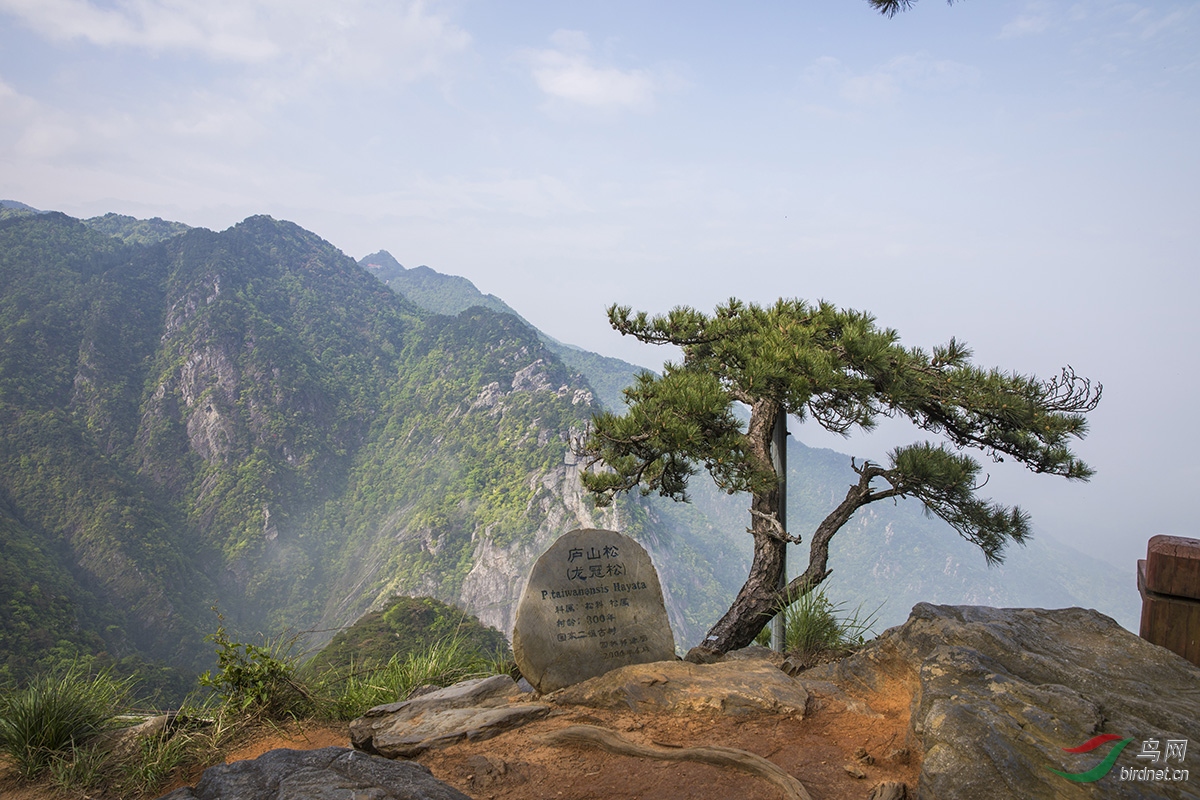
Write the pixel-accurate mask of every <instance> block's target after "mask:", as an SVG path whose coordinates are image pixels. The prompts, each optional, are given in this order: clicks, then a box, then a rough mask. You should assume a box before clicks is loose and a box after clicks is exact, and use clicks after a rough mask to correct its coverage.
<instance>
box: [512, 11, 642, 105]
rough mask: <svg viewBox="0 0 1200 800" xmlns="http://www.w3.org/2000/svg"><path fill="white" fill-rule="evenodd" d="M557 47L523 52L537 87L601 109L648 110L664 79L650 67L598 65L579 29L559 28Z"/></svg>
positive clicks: (551, 94)
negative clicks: (631, 67) (628, 67)
mask: <svg viewBox="0 0 1200 800" xmlns="http://www.w3.org/2000/svg"><path fill="white" fill-rule="evenodd" d="M550 41H551V43H553V44H554V45H556V49H547V50H533V51H528V52H526V53H525V54H524V57H525V60H526V61H527V62H528V63H529V65H530V70H531V72H532V75H533V79H534V81H535V82H536V83H537V85H538V88H539V89H541V90H542V91H543V92H545V93H546V94H547V95H549V96H550V97H551V98H554V99H556V100H563V101H566V102H568V103H574V104H578V105H582V106H588V107H591V108H598V109H635V110H648V109H650V108H652V107H653V106H654V99H655V94H656V93H657V92H658V91H659V90H660V89H661V88H662V84H663V81H662V79H661V78H660V77H658V76H656V75H655V74H654V73H652V72H651V71H649V70H644V69H628V70H622V69H618V68H617V67H611V66H598V65H596V64H595V63H593V59H592V58H591V56H590V51H591V43H590V42H589V41H588V38H587V34H585V33H582V32H580V31H564V30H560V31H556V32H555V33H554V34H553V35H552V36H551V37H550Z"/></svg>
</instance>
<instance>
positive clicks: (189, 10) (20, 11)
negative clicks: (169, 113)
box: [0, 0, 471, 80]
mask: <svg viewBox="0 0 1200 800" xmlns="http://www.w3.org/2000/svg"><path fill="white" fill-rule="evenodd" d="M428 5H429V4H428V3H426V2H423V0H408V1H407V2H387V1H386V0H341V1H340V2H337V3H332V4H331V3H328V2H318V0H202V1H198V0H117V1H116V2H115V3H114V4H112V5H110V6H107V7H101V6H100V5H98V4H97V3H96V2H94V1H93V0H0V12H4V13H7V14H9V15H12V16H14V17H16V18H17V19H19V20H20V21H21V22H23V23H24V24H25V25H26V26H28V27H29V28H31V29H33V30H34V31H36V32H37V33H39V34H40V35H42V36H44V37H46V38H48V39H50V40H52V41H85V42H88V43H90V44H92V45H95V46H98V47H132V48H139V49H144V50H149V51H151V52H154V53H181V54H192V53H196V54H199V55H201V56H203V57H205V58H208V59H211V60H214V61H220V62H234V63H242V64H263V63H268V62H276V63H279V64H280V66H286V67H287V68H289V69H293V70H297V69H298V70H301V71H303V72H316V71H321V72H324V73H327V74H332V75H334V76H340V77H353V78H359V77H363V76H368V75H376V76H379V77H381V78H385V79H396V78H399V79H402V80H414V79H417V78H420V77H423V76H425V75H428V74H431V73H434V72H436V71H438V69H439V68H440V67H441V65H442V62H443V60H444V59H446V58H447V57H448V56H451V55H453V54H455V53H458V52H460V51H462V50H464V49H465V48H466V47H467V46H468V45H469V44H470V41H471V37H470V35H469V34H467V33H466V31H464V30H462V29H461V28H459V27H458V26H456V25H454V24H453V23H452V22H450V21H449V20H448V19H446V18H445V17H444V16H443V15H440V14H438V13H434V12H431V11H430V10H429V8H428Z"/></svg>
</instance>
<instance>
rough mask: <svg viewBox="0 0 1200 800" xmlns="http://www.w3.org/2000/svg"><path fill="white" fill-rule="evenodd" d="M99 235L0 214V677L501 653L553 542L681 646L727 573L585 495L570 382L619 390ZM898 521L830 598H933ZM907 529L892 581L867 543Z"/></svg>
mask: <svg viewBox="0 0 1200 800" xmlns="http://www.w3.org/2000/svg"><path fill="white" fill-rule="evenodd" d="M105 218H108V219H109V221H110V222H112V221H113V219H112V215H106V217H101V218H94V219H105ZM129 219H132V218H129ZM115 221H116V222H117V223H119V224H117V225H116V226H115V227H113V228H112V229H113V230H114V231H116V232H115V233H112V234H109V233H104V232H102V231H101V230H99V229H97V228H96V226H94V225H89V224H88V223H89V221H88V220H82V221H81V220H76V219H73V218H71V217H68V216H66V215H63V214H60V213H57V212H48V213H45V214H32V213H25V214H19V215H15V216H10V217H8V218H5V219H3V220H0V286H2V287H3V291H2V292H0V334H2V338H0V574H3V575H5V576H12V580H11V582H10V581H9V580H5V581H3V582H0V608H2V609H5V611H6V614H5V620H6V625H5V626H0V680H2V679H4V678H5V677H6V676H7V677H8V678H19V677H20V676H22V675H25V674H29V672H30V670H32V669H34V668H36V667H37V665H38V664H44V663H46V662H47V660H48V659H50V660H53V659H62V658H70V657H73V656H90V657H94V656H96V655H97V654H99V655H102V656H103V657H104V658H108V659H110V660H112V661H114V662H116V661H120V660H122V659H125V660H129V659H132V661H130V662H129V663H130V665H131V666H130V669H133V668H134V667H135V666H136V663H138V662H139V659H140V660H141V662H140V663H148V662H149V661H154V660H158V661H160V662H169V663H171V664H173V665H175V666H176V667H178V668H179V669H181V670H184V671H194V670H196V669H201V668H203V667H204V666H205V665H206V664H207V663H208V661H209V660H210V659H211V653H209V652H207V649H206V647H205V645H204V643H203V635H204V633H205V632H206V631H208V630H211V629H212V628H213V627H215V619H214V617H213V616H212V614H211V611H210V610H209V609H210V607H211V606H213V605H215V604H219V605H220V608H221V612H222V613H223V614H224V615H225V616H226V618H227V620H228V624H229V625H230V627H231V629H232V630H235V631H237V630H240V631H242V632H244V633H245V634H246V635H253V634H254V633H255V632H257V631H263V632H277V631H278V630H280V629H281V628H284V627H291V628H293V629H295V628H305V627H308V628H318V629H333V628H338V627H341V626H345V625H348V624H349V623H351V622H353V621H354V620H355V619H357V618H358V617H360V616H361V615H362V614H363V613H365V612H366V611H368V610H370V609H372V608H374V607H376V606H377V605H379V604H382V603H385V602H386V601H387V599H388V598H390V597H392V596H394V595H396V594H414V595H415V594H421V595H430V596H434V597H437V598H438V599H440V600H444V601H447V602H454V603H457V604H459V605H462V606H464V607H465V608H466V609H467V610H468V611H471V612H472V613H475V614H477V615H478V616H479V617H480V618H481V619H483V620H484V621H485V622H487V623H488V624H491V625H494V626H495V627H498V628H500V629H502V630H506V629H507V628H509V627H511V614H512V609H513V607H514V605H515V602H516V599H517V597H518V596H519V593H520V591H521V588H522V587H523V583H524V578H525V575H527V574H528V568H529V567H530V566H531V565H532V563H533V560H534V559H536V557H537V556H538V555H540V553H541V552H542V551H543V550H544V549H545V548H546V547H547V546H548V545H549V543H550V542H551V541H553V539H554V538H555V537H557V535H559V534H561V533H563V532H565V531H566V530H569V529H570V528H573V527H587V526H597V527H613V528H616V529H620V530H623V531H625V532H627V533H630V534H631V535H633V536H634V537H635V538H637V539H639V541H641V542H642V543H643V544H644V545H645V546H646V547H647V549H648V550H649V551H650V553H651V555H652V557H653V558H654V561H655V564H656V565H657V567H658V569H659V572H660V575H661V576H662V579H663V585H664V591H665V593H666V595H667V599H668V609H669V614H670V617H671V622H672V625H673V627H675V629H676V633H677V638H678V639H680V640H681V641H688V640H693V639H695V638H697V637H698V636H700V635H702V634H703V631H704V630H705V629H706V628H707V626H708V625H709V624H711V622H712V621H713V620H714V619H715V618H716V616H717V615H718V614H719V613H721V612H722V611H723V610H724V607H725V605H726V604H727V602H728V598H729V597H730V596H731V595H732V593H733V591H734V590H736V588H737V586H739V585H740V583H741V581H742V580H743V579H744V578H745V575H746V570H747V567H748V546H749V537H748V536H744V535H743V534H741V531H742V530H743V529H744V527H745V510H744V508H742V507H741V501H740V500H738V499H736V498H732V499H731V498H728V497H725V496H723V495H722V494H721V493H720V492H719V491H717V490H716V489H715V487H713V486H711V485H709V484H708V483H707V482H706V479H698V480H697V483H696V487H695V491H694V493H693V494H694V497H695V503H694V504H692V505H678V504H673V503H670V502H667V501H664V500H661V499H660V498H654V497H651V498H640V497H636V496H635V497H630V498H623V499H622V500H621V501H620V502H619V503H618V504H617V506H616V507H615V508H614V509H611V510H607V511H603V512H601V511H598V510H597V509H595V508H594V507H592V506H591V505H590V504H589V503H588V502H587V498H586V497H585V494H584V492H583V490H582V487H581V486H580V484H579V474H580V471H581V470H582V468H583V465H582V464H580V463H579V461H578V459H577V458H576V457H575V455H574V452H573V448H572V446H571V442H572V438H573V437H575V436H578V435H580V433H581V432H582V430H583V429H584V427H585V426H586V424H587V420H588V419H589V418H590V415H591V414H592V413H593V412H594V411H595V410H596V409H597V408H598V407H599V401H598V399H597V398H598V396H599V395H600V390H599V389H598V388H597V387H596V386H595V385H594V384H593V383H592V381H593V380H596V381H597V383H600V382H601V379H599V378H595V377H594V376H596V375H599V374H601V373H603V375H604V377H603V380H604V381H607V382H608V383H609V386H608V388H607V389H606V390H605V394H606V396H607V399H605V400H603V402H604V405H606V406H608V407H614V406H615V404H616V403H619V402H620V396H619V386H621V385H622V383H623V382H628V380H629V379H631V378H632V375H633V374H634V373H635V372H636V371H637V370H639V369H640V368H638V367H635V366H634V365H631V364H627V363H625V362H621V361H619V360H617V359H607V360H606V357H603V356H598V355H596V354H590V353H587V352H586V351H582V350H578V349H577V348H572V347H571V346H569V345H562V344H561V343H557V346H558V347H559V348H565V349H566V350H567V351H569V352H572V353H575V354H576V355H577V356H580V357H581V358H582V360H577V361H576V362H574V363H572V362H569V361H567V360H566V359H565V358H563V357H561V356H560V355H559V350H556V349H555V341H554V340H552V339H550V337H547V336H546V335H545V334H542V333H541V332H540V331H537V330H536V329H535V328H533V327H532V326H530V325H528V323H526V322H525V321H524V320H522V319H521V318H520V317H519V315H516V314H512V313H508V312H498V311H495V310H489V309H488V308H485V307H480V305H479V304H478V303H469V304H468V305H467V306H466V307H465V308H463V309H461V310H460V311H459V312H458V313H456V314H455V315H447V314H438V313H434V312H433V311H431V310H429V309H426V308H423V307H421V306H420V305H419V304H417V303H414V302H412V301H411V299H409V298H406V297H404V296H403V295H402V294H400V293H397V292H396V291H395V287H389V286H386V285H384V284H383V283H382V282H380V281H379V280H378V279H377V278H376V277H373V275H372V274H371V272H369V271H368V270H366V269H364V268H362V267H361V265H360V264H359V263H358V262H356V261H355V260H354V259H351V258H350V257H348V256H346V255H345V254H344V253H342V252H341V251H340V250H338V249H337V248H336V247H334V246H333V245H332V244H330V243H329V242H327V241H325V240H323V239H321V238H320V237H319V236H318V235H316V234H314V233H312V232H310V231H306V230H304V229H302V228H300V227H299V226H296V225H294V224H293V223H289V222H285V221H279V220H274V219H272V218H271V217H268V216H265V215H259V216H253V217H249V218H247V219H246V220H244V221H242V222H240V223H238V224H237V225H234V226H231V227H230V228H228V229H226V230H225V231H220V232H215V231H210V230H207V229H204V228H188V227H187V226H183V229H178V228H176V227H173V226H174V225H182V224H181V223H178V224H177V223H168V224H167V227H161V226H160V227H158V228H154V229H153V230H158V231H159V232H160V233H164V234H165V233H170V235H166V236H163V237H161V238H157V239H153V237H148V238H147V237H143V238H142V239H138V238H130V236H129V234H130V233H131V232H132V233H136V232H137V231H138V230H145V229H144V226H141V224H140V223H141V222H142V221H138V220H134V221H133V222H132V223H130V222H129V221H128V219H125V218H120V219H116V220H115ZM172 231H174V232H172ZM393 260H394V259H393ZM397 264H398V262H397ZM421 275H422V278H423V280H426V281H427V282H429V281H434V282H436V281H437V280H439V277H438V276H439V275H440V273H436V272H435V271H433V270H428V272H427V273H426V272H422V273H421ZM454 284H455V285H456V286H457V287H458V288H459V289H460V290H466V291H465V299H466V300H471V299H472V298H473V295H471V292H470V291H469V290H474V292H475V293H477V294H478V290H476V289H474V287H473V285H471V284H470V282H469V281H466V279H460V281H459V282H454ZM468 287H469V288H468ZM460 295H463V291H460ZM497 299H498V298H497ZM459 302H462V299H461V298H460V301H459ZM501 302H502V301H501ZM505 307H507V306H505ZM589 360H590V362H589ZM591 362H595V363H599V364H600V365H601V367H603V369H597V368H596V367H595V366H594V364H593V365H589V363H591ZM799 447H800V446H799V443H797V448H798V449H797V450H796V451H795V452H796V453H797V455H796V456H794V457H793V461H794V463H795V467H794V469H793V478H792V485H794V486H795V487H797V488H796V490H794V499H793V501H792V502H793V508H792V509H791V510H790V512H789V513H790V515H791V518H792V519H793V520H796V521H802V520H804V519H805V518H806V517H805V515H806V514H808V515H810V516H811V515H812V514H816V513H819V510H820V508H821V503H825V502H827V501H828V498H830V497H836V495H837V493H838V492H839V491H844V489H841V490H839V489H838V486H839V483H840V482H841V481H842V475H841V473H840V472H839V471H838V469H840V468H836V465H833V462H829V463H826V462H827V461H829V459H828V458H827V457H825V456H821V457H820V458H817V457H812V458H808V459H807V461H808V462H811V463H808V464H807V465H806V457H805V456H804V450H801V449H799ZM813 452H818V451H813ZM835 456H837V454H835ZM834 460H835V461H837V460H840V461H842V462H844V463H845V464H846V465H848V462H849V457H848V456H838V457H837V458H835V459H834ZM806 487H807V488H806ZM810 490H811V491H810ZM795 504H799V505H795ZM916 509H917V507H916V506H913V507H912V508H908V509H907V510H906V512H905V515H901V516H900V517H895V516H892V517H887V518H885V517H882V516H881V517H870V518H868V517H864V521H863V522H862V524H861V525H859V526H858V527H853V528H848V529H847V530H846V531H843V532H842V533H841V534H839V536H838V537H837V538H835V539H834V554H833V557H832V561H831V566H832V568H833V570H834V573H835V578H834V579H833V580H834V583H832V584H831V590H836V592H837V594H836V595H835V599H841V598H842V594H841V593H842V592H843V591H846V592H848V593H849V592H850V591H851V590H855V589H857V590H861V589H862V585H865V584H867V583H870V584H871V585H872V586H876V587H882V588H881V589H879V591H885V592H891V596H893V597H902V596H907V595H904V593H903V592H900V591H899V588H902V587H904V586H907V588H906V589H905V591H911V592H924V593H930V592H931V591H933V589H934V588H936V587H935V584H933V583H930V581H932V580H934V579H933V578H932V577H930V573H929V571H928V562H929V561H930V560H931V559H933V558H937V559H939V560H938V563H940V559H941V558H943V556H944V553H945V551H946V547H947V546H948V545H946V544H945V542H946V541H950V542H952V543H956V542H957V541H958V537H957V536H956V535H955V534H954V533H953V532H952V531H950V530H949V529H948V528H946V529H944V530H943V529H940V528H937V527H936V526H935V527H929V526H925V527H919V530H918V528H917V527H913V526H914V525H916V524H917V523H915V522H911V521H910V519H909V518H910V517H914V518H919V515H916V513H915V512H916ZM926 522H927V521H926ZM910 523H911V524H910ZM856 524H857V523H856ZM888 525H891V526H892V528H891V533H890V534H889V529H888ZM905 526H907V527H905ZM904 531H917V532H916V533H910V534H906V535H910V536H911V537H912V541H913V542H915V543H916V544H917V545H919V547H915V549H914V548H912V547H910V548H909V551H906V552H907V555H906V560H904V561H903V562H902V564H901V566H902V567H903V570H908V571H910V572H914V574H915V572H918V571H919V572H920V574H921V575H923V576H925V577H923V578H921V580H919V581H916V583H915V584H914V585H913V586H908V585H907V584H902V583H900V582H899V581H898V580H897V575H896V573H895V571H894V570H893V572H891V573H889V572H888V571H887V569H885V567H886V566H887V564H886V560H887V558H889V556H888V555H887V552H886V551H885V550H881V548H880V547H879V543H880V542H881V541H885V540H886V539H887V538H888V536H893V537H894V536H896V535H897V532H901V533H902V532H904ZM799 532H800V533H802V534H803V533H805V531H804V530H800V531H799ZM856 537H857V538H856ZM843 542H844V543H845V546H846V549H844V550H838V548H839V547H842V543H843ZM964 544H965V543H964ZM939 553H941V554H943V555H942V556H939V555H938V554H939ZM972 555H974V556H975V557H976V560H977V561H978V562H982V557H981V556H979V555H978V553H973V552H972V551H970V550H969V547H968V549H967V550H966V551H962V553H960V556H961V558H960V556H955V558H959V559H960V561H962V562H963V563H966V561H967V560H969V558H970V556H972ZM880 559H883V561H880ZM900 568H901V567H897V569H900ZM903 570H902V571H903ZM1014 572H1016V570H1014ZM874 573H878V574H874ZM843 574H845V575H847V577H851V578H854V577H855V576H857V578H856V579H855V581H852V584H851V585H848V586H845V587H843V586H842V585H840V584H838V583H836V581H838V580H839V579H840V577H841V576H842V575H843ZM985 574H986V573H985ZM964 575H966V573H964ZM866 576H872V577H871V578H870V580H867V578H866ZM987 577H988V578H996V577H997V575H996V574H987ZM1001 577H1002V576H1001ZM1017 577H1020V576H1019V575H1014V576H1013V579H1014V580H1015V578H1017ZM968 578H969V580H971V581H976V582H978V576H974V577H972V576H970V575H966V577H964V578H963V580H967V579H968ZM939 580H942V579H939ZM1006 580H1007V579H1006ZM1041 580H1042V582H1043V583H1045V582H1046V580H1047V579H1046V578H1045V577H1044V576H1043V577H1042V578H1041ZM942 582H943V583H946V584H947V585H950V586H951V588H953V587H954V586H958V587H959V589H962V587H963V586H966V584H964V583H963V581H962V580H960V581H959V582H958V583H957V584H955V583H954V582H953V581H947V580H943V581H942ZM854 583H857V584H862V585H858V586H855V585H853V584H854ZM910 583H911V581H910ZM1059 583H1062V581H1061V580H1060V581H1059ZM1084 589H1086V590H1087V591H1091V592H1092V595H1094V594H1095V592H1094V591H1092V590H1091V589H1087V587H1083V589H1080V590H1079V591H1077V592H1076V594H1075V595H1071V594H1070V592H1067V595H1066V596H1068V597H1090V596H1091V595H1088V594H1087V592H1086V591H1084ZM964 591H966V590H964ZM971 591H973V590H971ZM1081 592H1082V594H1081ZM860 595H861V591H860ZM979 596H980V597H982V598H984V599H986V597H988V596H989V595H986V593H983V594H979ZM920 599H928V598H926V597H924V596H922V597H921V598H920ZM905 602H907V601H905ZM1082 602H1089V603H1090V601H1087V600H1084V601H1082ZM1110 605H1111V604H1110ZM889 613H891V612H889ZM903 613H907V609H904V610H903ZM68 619H69V620H73V622H71V623H70V624H66V623H65V620H68ZM8 621H11V624H7V623H8ZM1123 621H1126V620H1123ZM1126 624H1128V622H1127V621H1126ZM56 629H62V630H63V633H62V635H60V636H54V635H53V633H52V631H54V630H56ZM326 638H328V637H326ZM317 639H318V641H316V644H320V636H318V637H317Z"/></svg>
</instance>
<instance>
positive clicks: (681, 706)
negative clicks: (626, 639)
mask: <svg viewBox="0 0 1200 800" xmlns="http://www.w3.org/2000/svg"><path fill="white" fill-rule="evenodd" d="M551 697H552V699H553V700H554V701H555V702H556V703H558V704H560V705H580V706H590V707H592V708H612V709H630V710H632V711H639V712H647V711H658V712H668V713H674V714H687V713H697V712H699V713H710V714H711V713H717V714H723V715H727V716H739V715H743V714H763V713H768V714H773V713H782V714H794V715H797V716H803V714H804V711H805V709H806V708H807V706H808V699H809V695H808V692H807V691H805V689H804V686H803V685H802V684H801V683H800V682H799V681H796V680H794V679H793V678H789V677H788V676H787V675H785V674H784V673H783V672H782V671H780V670H779V668H778V667H776V666H774V665H773V664H772V663H771V662H770V661H769V660H766V659H761V660H760V659H738V660H733V659H731V660H728V661H721V662H718V663H716V664H692V663H690V662H687V661H656V662H653V663H650V664H631V665H630V666H627V667H621V668H620V669H615V670H613V671H612V672H609V673H607V674H605V675H601V676H599V677H596V678H592V679H590V680H586V681H584V682H582V683H578V684H576V685H575V686H570V687H567V688H566V689H563V690H561V691H559V692H556V693H554V694H553V695H552V696H551Z"/></svg>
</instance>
